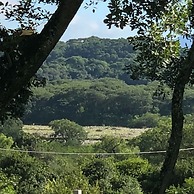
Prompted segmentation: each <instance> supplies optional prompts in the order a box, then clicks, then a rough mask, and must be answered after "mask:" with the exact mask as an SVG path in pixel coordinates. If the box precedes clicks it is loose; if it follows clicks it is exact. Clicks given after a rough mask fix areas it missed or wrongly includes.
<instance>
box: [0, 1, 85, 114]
mask: <svg viewBox="0 0 194 194" xmlns="http://www.w3.org/2000/svg"><path fill="white" fill-rule="evenodd" d="M82 2H83V0H73V1H72V0H62V1H61V2H60V3H59V5H58V8H57V10H56V11H55V13H54V14H53V15H52V17H51V18H50V19H49V21H48V22H47V24H46V25H45V26H44V28H43V30H42V31H41V33H40V34H37V35H32V36H29V37H27V38H25V39H24V41H22V42H21V43H20V44H19V50H20V52H21V53H22V55H21V57H20V58H19V60H17V62H15V64H14V65H13V67H12V68H11V69H9V71H7V73H5V75H4V76H3V78H2V79H1V80H0V94H1V95H0V117H1V116H2V115H4V113H5V112H6V110H7V107H8V106H9V103H10V101H11V100H12V99H14V97H15V96H16V95H17V94H18V93H19V91H20V90H21V89H22V88H23V87H24V86H26V85H27V84H28V83H29V81H30V79H31V78H32V77H33V76H34V75H35V73H36V72H37V70H38V69H39V68H40V67H41V65H42V64H43V62H44V61H45V59H46V58H47V56H48V55H49V53H50V52H51V51H52V49H53V48H54V46H55V45H56V44H57V42H58V41H59V39H60V38H61V36H62V35H63V33H64V32H65V30H66V29H67V27H68V25H69V23H70V22H71V20H72V19H73V17H74V16H75V14H76V13H77V11H78V9H79V8H80V6H81V4H82Z"/></svg>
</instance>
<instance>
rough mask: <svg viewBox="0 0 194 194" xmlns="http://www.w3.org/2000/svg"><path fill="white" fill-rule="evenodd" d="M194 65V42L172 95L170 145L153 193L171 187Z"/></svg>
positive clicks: (159, 193) (161, 193)
mask: <svg viewBox="0 0 194 194" xmlns="http://www.w3.org/2000/svg"><path fill="white" fill-rule="evenodd" d="M193 67H194V44H192V46H191V48H190V50H189V53H188V57H187V58H186V59H185V60H184V61H183V65H182V68H181V69H180V72H179V75H178V76H177V81H176V83H175V87H174V90H173V97H172V108H171V118H172V129H171V136H170V138H169V145H168V148H167V152H166V157H165V161H164V163H163V166H162V169H161V172H160V180H159V182H160V183H159V187H157V188H156V189H155V190H154V192H153V194H156V193H158V194H164V193H165V190H166V189H167V188H168V187H169V184H170V181H171V178H172V175H173V171H174V167H175V165H176V162H177V159H178V154H179V149H180V145H181V141H182V135H183V121H184V116H183V106H182V105H183V95H184V89H185V85H186V84H187V83H188V82H189V79H190V76H191V73H192V69H193Z"/></svg>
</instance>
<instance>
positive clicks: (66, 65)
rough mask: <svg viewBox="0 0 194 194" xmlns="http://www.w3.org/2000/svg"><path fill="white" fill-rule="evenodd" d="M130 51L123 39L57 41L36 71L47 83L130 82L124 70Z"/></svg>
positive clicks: (130, 58)
mask: <svg viewBox="0 0 194 194" xmlns="http://www.w3.org/2000/svg"><path fill="white" fill-rule="evenodd" d="M133 56H134V51H133V49H132V46H130V44H129V43H128V42H127V40H126V39H123V38H121V39H101V38H98V37H90V38H83V39H72V40H69V41H67V42H59V43H58V44H57V45H56V47H55V49H54V50H53V51H52V52H51V54H50V55H49V56H48V58H47V59H46V61H45V63H44V65H43V66H42V67H41V68H40V70H39V75H40V76H44V77H46V79H47V80H49V81H53V83H54V82H56V81H60V80H61V79H97V78H103V77H112V78H118V79H121V80H124V81H125V82H126V83H128V84H136V83H145V81H137V80H136V81H133V80H132V79H130V77H129V76H128V75H127V72H126V71H124V68H125V67H126V66H128V65H132V64H133V63H135V62H133Z"/></svg>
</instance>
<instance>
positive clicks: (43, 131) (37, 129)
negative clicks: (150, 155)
mask: <svg viewBox="0 0 194 194" xmlns="http://www.w3.org/2000/svg"><path fill="white" fill-rule="evenodd" d="M84 129H85V130H86V132H88V141H92V142H95V141H99V140H100V139H101V138H102V137H104V136H114V137H119V138H122V139H130V138H133V137H136V136H139V135H140V134H141V133H143V132H144V131H146V130H147V129H139V128H138V129H130V128H127V127H113V126H85V127H84ZM23 130H24V131H25V132H26V133H30V134H37V135H39V136H44V137H48V136H50V135H51V134H52V133H53V130H52V129H51V128H50V127H49V126H42V125H24V128H23Z"/></svg>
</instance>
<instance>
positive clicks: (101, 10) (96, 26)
mask: <svg viewBox="0 0 194 194" xmlns="http://www.w3.org/2000/svg"><path fill="white" fill-rule="evenodd" d="M88 1H89V0H85V1H84V3H83V4H82V7H81V8H80V9H79V11H78V13H77V14H76V16H75V17H74V19H73V20H72V22H71V24H70V25H69V27H68V29H67V31H66V32H65V33H64V35H63V37H62V38H61V40H63V41H67V40H69V39H74V38H86V37H90V36H98V37H101V38H121V37H123V38H127V37H129V36H130V35H132V34H133V33H132V32H131V31H130V28H129V27H126V28H125V29H124V30H121V29H118V28H116V27H113V28H111V29H108V27H107V26H106V25H105V24H104V23H103V20H104V19H105V16H106V14H107V13H108V8H107V3H104V2H99V4H98V5H97V8H96V11H95V13H93V12H92V7H91V8H88V9H85V8H84V6H85V4H86V2H88Z"/></svg>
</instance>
